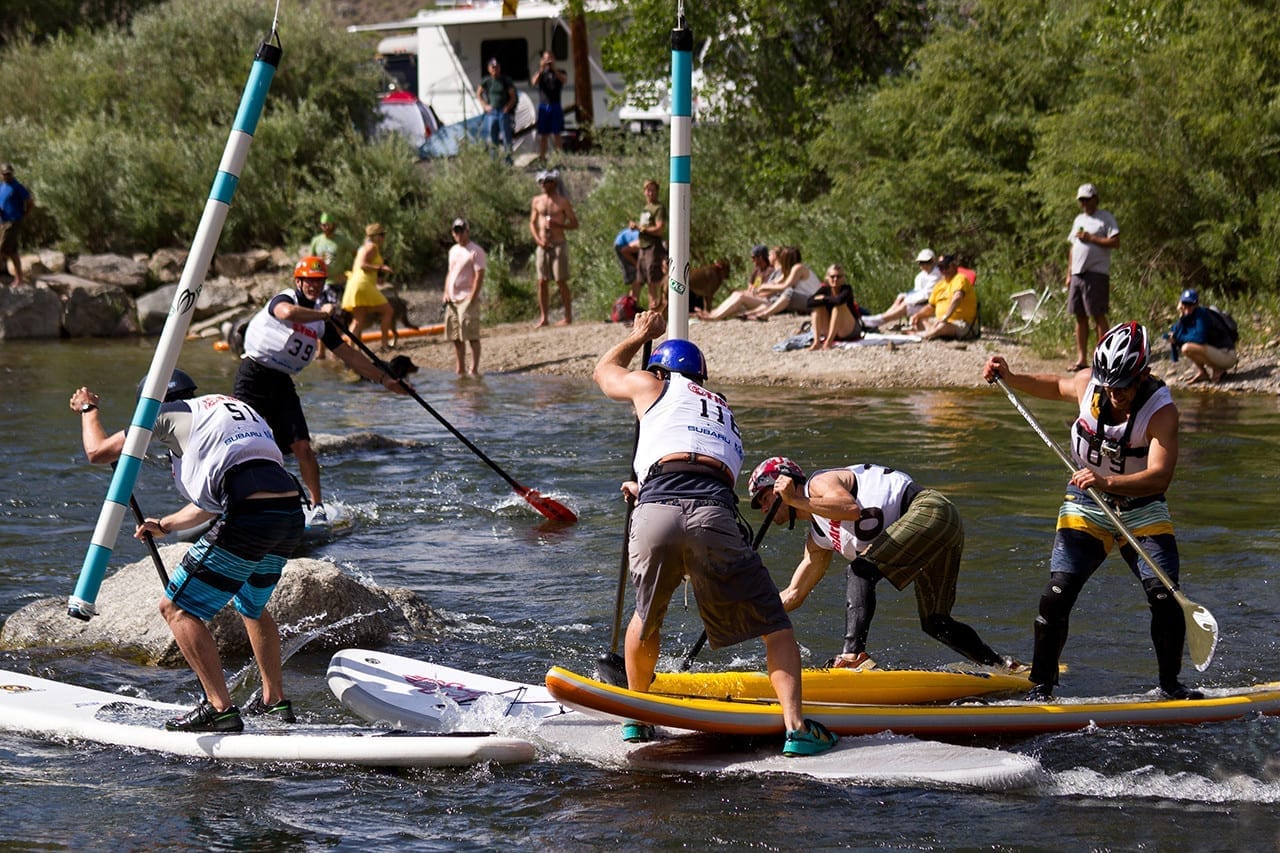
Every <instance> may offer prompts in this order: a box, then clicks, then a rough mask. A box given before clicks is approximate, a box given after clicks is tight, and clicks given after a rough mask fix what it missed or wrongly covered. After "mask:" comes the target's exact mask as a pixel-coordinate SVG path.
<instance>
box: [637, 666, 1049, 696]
mask: <svg viewBox="0 0 1280 853" xmlns="http://www.w3.org/2000/svg"><path fill="white" fill-rule="evenodd" d="M800 678H801V689H802V691H803V693H804V698H805V699H807V700H812V701H814V702H844V703H857V704H860V705H927V704H929V703H932V702H954V701H955V700H957V699H968V698H973V697H977V696H997V695H1003V694H1018V693H1026V692H1027V691H1028V690H1030V689H1031V682H1030V681H1029V680H1028V679H1027V677H1026V676H1025V675H1010V674H1008V673H1004V672H988V671H984V670H979V669H975V670H973V671H959V670H957V671H950V672H932V671H929V670H917V669H872V670H866V671H858V670H852V669H805V670H801V673H800ZM649 692H650V693H662V694H665V695H668V696H690V697H700V698H704V699H726V698H728V699H773V698H774V696H775V694H774V692H773V684H772V682H770V681H769V674H768V673H766V672H660V673H658V674H657V675H656V676H654V679H653V684H651V685H650V686H649Z"/></svg>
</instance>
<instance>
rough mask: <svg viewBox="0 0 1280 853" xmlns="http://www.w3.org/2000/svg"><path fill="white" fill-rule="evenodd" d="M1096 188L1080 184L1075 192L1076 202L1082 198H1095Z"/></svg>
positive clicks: (1096, 195) (1091, 185)
mask: <svg viewBox="0 0 1280 853" xmlns="http://www.w3.org/2000/svg"><path fill="white" fill-rule="evenodd" d="M1097 197H1098V188H1097V187H1095V186H1094V185H1093V184H1081V185H1080V189H1078V190H1076V201H1079V200H1080V199H1082V198H1097Z"/></svg>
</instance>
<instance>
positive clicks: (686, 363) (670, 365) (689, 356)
mask: <svg viewBox="0 0 1280 853" xmlns="http://www.w3.org/2000/svg"><path fill="white" fill-rule="evenodd" d="M655 367H661V368H662V369H663V370H666V371H668V372H670V373H680V374H683V375H685V376H691V377H693V378H694V379H699V380H701V379H706V378H707V360H706V359H705V358H703V356H702V350H700V349H698V348H697V347H696V346H694V345H693V344H692V343H690V342H689V341H682V340H668V341H663V342H662V343H660V344H658V346H657V347H655V348H654V350H653V354H652V355H651V356H649V363H648V364H646V365H645V369H646V370H652V369H653V368H655Z"/></svg>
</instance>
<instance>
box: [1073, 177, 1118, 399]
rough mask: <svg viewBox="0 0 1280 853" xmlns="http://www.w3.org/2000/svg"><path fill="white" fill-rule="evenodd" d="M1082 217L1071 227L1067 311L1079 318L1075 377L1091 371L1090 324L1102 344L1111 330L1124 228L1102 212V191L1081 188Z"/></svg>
mask: <svg viewBox="0 0 1280 853" xmlns="http://www.w3.org/2000/svg"><path fill="white" fill-rule="evenodd" d="M1076 200H1077V201H1079V202H1080V213H1079V214H1078V215H1077V216H1076V219H1075V222H1072V223H1071V233H1070V234H1068V235H1067V240H1068V241H1069V242H1070V244H1071V250H1070V253H1069V254H1068V255H1067V310H1069V311H1070V312H1071V313H1072V314H1073V315H1075V318H1076V360H1075V361H1074V362H1072V364H1071V367H1070V370H1071V371H1072V372H1073V373H1074V372H1076V371H1079V370H1084V369H1086V368H1087V367H1089V359H1090V354H1091V353H1092V352H1093V351H1092V350H1091V349H1089V321H1090V320H1092V321H1093V325H1094V327H1095V328H1097V330H1098V340H1099V341H1101V340H1102V337H1103V336H1104V335H1105V334H1106V333H1107V329H1108V328H1110V327H1109V326H1108V325H1107V311H1108V309H1109V308H1110V307H1111V250H1112V249H1115V248H1117V247H1118V246H1119V245H1120V226H1118V225H1116V218H1115V217H1114V216H1112V215H1111V213H1110V212H1109V211H1106V210H1099V209H1098V188H1097V187H1095V186H1094V185H1093V184H1081V185H1080V189H1078V190H1076Z"/></svg>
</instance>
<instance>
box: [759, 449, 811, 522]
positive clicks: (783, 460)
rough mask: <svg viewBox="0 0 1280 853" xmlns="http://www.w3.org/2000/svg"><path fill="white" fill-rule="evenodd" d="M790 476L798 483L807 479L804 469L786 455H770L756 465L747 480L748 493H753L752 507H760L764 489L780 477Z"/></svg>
mask: <svg viewBox="0 0 1280 853" xmlns="http://www.w3.org/2000/svg"><path fill="white" fill-rule="evenodd" d="M783 476H786V477H790V478H791V479H793V480H795V481H796V482H797V483H803V482H804V481H805V476H804V471H803V470H802V469H801V468H800V466H799V465H797V464H796V463H794V462H792V461H791V460H790V459H788V458H787V457H785V456H770V457H769V458H768V459H766V460H764V461H763V462H761V463H760V464H759V465H757V466H756V470H754V471H752V472H751V479H750V480H748V481H747V494H749V495H751V507H752V508H753V509H759V508H760V496H761V494H763V493H764V490H765V489H767V488H770V487H771V486H773V484H774V483H776V482H778V478H779V477H783Z"/></svg>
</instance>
